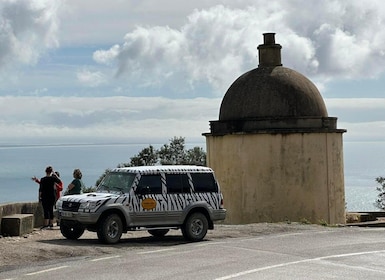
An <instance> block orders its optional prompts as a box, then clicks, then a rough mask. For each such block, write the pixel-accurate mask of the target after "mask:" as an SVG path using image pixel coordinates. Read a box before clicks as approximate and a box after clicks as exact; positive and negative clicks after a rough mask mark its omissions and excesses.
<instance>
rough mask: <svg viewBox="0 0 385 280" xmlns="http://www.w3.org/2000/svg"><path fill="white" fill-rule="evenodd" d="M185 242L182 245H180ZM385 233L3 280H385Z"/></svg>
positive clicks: (145, 258) (355, 232)
mask: <svg viewBox="0 0 385 280" xmlns="http://www.w3.org/2000/svg"><path fill="white" fill-rule="evenodd" d="M178 240H180V242H178ZM384 278H385V228H358V227H352V228H349V227H345V228H318V229H317V230H314V231H303V232H294V233H293V232H291V233H290V232H288V233H276V234H269V235H265V236H258V237H253V236H250V237H242V238H227V239H211V240H209V241H204V242H198V243H185V242H184V241H183V239H181V237H179V236H174V237H170V238H169V239H166V240H165V241H164V243H159V242H158V243H156V244H154V246H150V247H149V246H143V247H140V246H139V247H135V248H130V250H129V251H119V254H112V255H105V256H103V257H92V256H88V257H82V258H72V259H66V260H65V261H63V260H61V262H60V263H55V261H53V262H49V263H46V264H39V265H36V266H30V267H23V268H21V269H19V270H13V271H7V272H4V273H2V274H0V279H39V280H41V279H61V280H65V279H71V280H72V279H93V280H97V279H146V280H152V279H159V280H161V279H200V280H205V279H210V280H225V279H366V280H368V279H384Z"/></svg>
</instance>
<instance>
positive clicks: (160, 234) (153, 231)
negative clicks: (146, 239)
mask: <svg viewBox="0 0 385 280" xmlns="http://www.w3.org/2000/svg"><path fill="white" fill-rule="evenodd" d="M167 232H169V229H150V230H148V233H149V234H151V235H152V236H155V237H163V236H165V235H166V234H167Z"/></svg>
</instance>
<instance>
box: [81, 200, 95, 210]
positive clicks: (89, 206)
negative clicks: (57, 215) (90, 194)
mask: <svg viewBox="0 0 385 280" xmlns="http://www.w3.org/2000/svg"><path fill="white" fill-rule="evenodd" d="M95 207H96V201H87V202H83V203H82V204H81V205H80V208H83V209H89V210H91V209H94V208H95Z"/></svg>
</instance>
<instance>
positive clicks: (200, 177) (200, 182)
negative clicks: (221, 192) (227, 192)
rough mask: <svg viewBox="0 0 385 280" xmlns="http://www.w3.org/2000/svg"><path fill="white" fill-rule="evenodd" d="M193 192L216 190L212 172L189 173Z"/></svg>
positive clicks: (216, 186)
mask: <svg viewBox="0 0 385 280" xmlns="http://www.w3.org/2000/svg"><path fill="white" fill-rule="evenodd" d="M191 178H192V180H193V184H194V189H195V192H217V191H218V185H217V183H216V182H215V179H214V175H213V174H212V173H191Z"/></svg>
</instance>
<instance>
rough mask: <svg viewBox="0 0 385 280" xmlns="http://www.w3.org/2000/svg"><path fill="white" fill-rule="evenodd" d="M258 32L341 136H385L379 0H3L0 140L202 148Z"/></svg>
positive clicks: (248, 64) (384, 51) (250, 62)
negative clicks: (268, 37) (180, 142)
mask: <svg viewBox="0 0 385 280" xmlns="http://www.w3.org/2000/svg"><path fill="white" fill-rule="evenodd" d="M266 32H273V33H276V35H275V39H276V43H278V44H281V45H282V63H283V66H285V67H288V68H291V69H294V70H296V71H298V72H300V73H302V74H303V75H305V76H306V77H308V78H309V79H310V80H311V81H312V82H313V83H314V84H315V85H316V86H317V87H318V89H319V91H320V93H321V95H322V97H323V98H324V100H325V104H326V107H327V110H328V114H329V116H331V117H337V118H338V123H337V124H338V128H343V129H347V133H345V134H344V141H350V142H360V141H362V142H370V141H373V142H374V141H385V129H384V128H385V110H384V108H385V92H384V88H385V45H384V43H385V5H383V1H382V0H378V1H376V0H370V1H361V0H360V1H356V0H346V1H342V0H340V1H334V0H323V1H319V0H288V1H278V0H271V1H265V0H264V1H259V0H222V1H219V0H195V1H180V0H140V1H138V0H134V1H130V0H109V1H102V0H67V1H64V0H1V1H0V112H1V114H0V135H1V136H0V145H10V144H28V143H32V144H46V143H59V144H60V143H104V142H105V143H146V144H155V143H166V142H168V140H169V139H171V138H173V137H174V136H176V137H179V136H181V137H185V139H186V142H197V143H204V142H205V138H204V136H202V133H205V132H209V130H210V128H209V121H212V120H218V117H219V109H220V104H221V101H222V98H223V96H224V94H225V93H226V91H227V89H228V88H229V87H230V85H231V84H232V83H233V82H234V81H235V79H236V78H238V77H239V76H240V75H242V74H243V73H245V72H247V71H249V70H252V69H254V68H256V67H258V57H257V55H258V50H257V47H258V45H260V44H262V43H263V35H262V34H263V33H266Z"/></svg>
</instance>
